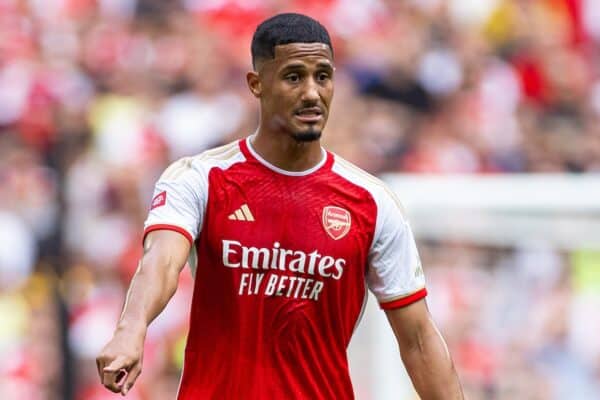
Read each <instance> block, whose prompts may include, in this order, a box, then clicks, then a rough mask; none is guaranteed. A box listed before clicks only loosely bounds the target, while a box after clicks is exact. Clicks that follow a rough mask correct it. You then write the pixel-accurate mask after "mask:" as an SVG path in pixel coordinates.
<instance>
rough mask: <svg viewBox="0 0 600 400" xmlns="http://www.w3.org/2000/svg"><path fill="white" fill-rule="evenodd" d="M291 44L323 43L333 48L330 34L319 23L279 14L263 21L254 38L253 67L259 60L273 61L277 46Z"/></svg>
mask: <svg viewBox="0 0 600 400" xmlns="http://www.w3.org/2000/svg"><path fill="white" fill-rule="evenodd" d="M289 43H323V44H326V45H327V46H329V48H330V49H331V54H333V46H331V39H330V38H329V33H328V32H327V29H325V27H324V26H323V25H321V24H320V23H319V21H317V20H315V19H313V18H311V17H308V16H306V15H302V14H296V13H283V14H277V15H275V16H273V17H271V18H269V19H267V20H265V21H263V22H262V23H261V24H260V25H258V27H257V28H256V31H255V32H254V36H253V37H252V66H253V67H254V68H256V62H257V61H258V60H264V59H273V58H274V57H275V46H278V45H282V44H289Z"/></svg>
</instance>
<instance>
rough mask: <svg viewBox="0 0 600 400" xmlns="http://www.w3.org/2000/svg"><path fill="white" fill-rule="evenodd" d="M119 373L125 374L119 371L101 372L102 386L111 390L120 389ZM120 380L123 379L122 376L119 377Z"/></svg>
mask: <svg viewBox="0 0 600 400" xmlns="http://www.w3.org/2000/svg"><path fill="white" fill-rule="evenodd" d="M122 371H124V370H122ZM119 375H124V376H126V375H127V374H126V373H125V374H123V373H122V372H120V371H105V372H104V374H103V376H104V383H103V384H104V387H106V388H107V389H108V390H110V391H112V392H115V393H119V392H120V391H121V389H122V382H119ZM121 381H123V378H121Z"/></svg>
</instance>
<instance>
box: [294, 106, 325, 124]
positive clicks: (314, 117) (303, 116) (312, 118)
mask: <svg viewBox="0 0 600 400" xmlns="http://www.w3.org/2000/svg"><path fill="white" fill-rule="evenodd" d="M294 117H296V118H297V119H299V120H300V121H302V122H305V123H316V122H319V121H321V119H322V118H323V110H321V107H306V108H301V109H299V110H297V111H296V112H295V113H294Z"/></svg>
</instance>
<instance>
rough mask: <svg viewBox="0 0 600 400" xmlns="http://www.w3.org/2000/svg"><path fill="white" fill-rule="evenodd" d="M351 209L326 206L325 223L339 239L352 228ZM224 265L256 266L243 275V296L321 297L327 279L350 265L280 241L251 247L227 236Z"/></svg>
mask: <svg viewBox="0 0 600 400" xmlns="http://www.w3.org/2000/svg"><path fill="white" fill-rule="evenodd" d="M350 224H351V221H350V213H349V212H348V211H346V210H344V209H342V208H339V207H325V209H323V227H324V229H325V231H326V232H327V233H328V234H329V236H330V237H331V238H332V239H334V240H339V239H341V238H342V237H344V236H346V234H347V233H348V231H349V230H350ZM222 249H223V265H224V266H225V267H228V268H242V269H252V270H256V271H257V272H244V273H242V274H241V276H240V283H239V290H238V294H239V295H240V296H244V295H246V296H254V295H264V296H282V297H287V298H294V299H309V300H314V301H317V300H319V294H320V293H321V291H322V290H323V287H324V285H325V283H326V280H327V279H334V280H339V279H340V278H341V277H342V275H343V273H344V267H345V266H346V260H345V259H343V258H334V257H331V256H328V255H324V254H320V253H319V252H318V250H314V251H312V252H310V253H306V252H304V251H301V250H292V249H284V248H282V247H281V244H280V243H279V242H274V243H273V246H272V247H271V248H261V247H248V246H245V245H243V244H242V243H241V242H239V241H236V240H223V241H222ZM258 271H260V272H267V271H290V272H293V273H295V274H296V275H294V276H289V275H278V274H264V273H260V272H258Z"/></svg>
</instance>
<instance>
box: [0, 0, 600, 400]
mask: <svg viewBox="0 0 600 400" xmlns="http://www.w3.org/2000/svg"><path fill="white" fill-rule="evenodd" d="M284 11H294V12H301V13H305V14H307V15H310V16H312V17H314V18H316V19H318V20H319V21H320V22H321V23H323V24H324V25H325V26H326V27H327V28H328V30H329V32H330V34H331V36H332V41H333V45H334V51H335V62H336V67H337V70H336V78H335V85H336V92H335V96H334V101H333V108H332V111H331V117H330V119H329V122H328V125H327V128H326V129H325V131H324V135H323V144H324V146H326V147H327V148H328V149H329V150H331V151H333V152H335V153H337V154H339V155H341V156H342V157H344V158H346V159H348V160H350V161H351V162H353V163H355V164H357V165H358V166H360V167H361V168H363V169H365V170H367V171H368V172H370V173H372V174H374V175H377V176H380V177H382V178H383V179H384V180H386V181H387V182H388V183H389V184H390V185H391V187H392V189H393V190H394V191H395V192H396V193H398V195H399V197H400V199H402V200H403V202H404V206H405V208H406V210H407V215H408V219H409V221H410V223H411V226H412V228H413V230H414V232H415V235H416V237H417V239H418V247H419V251H420V253H421V258H422V262H423V267H424V270H425V276H426V280H427V287H428V291H429V296H428V297H427V301H428V304H429V307H430V310H431V312H432V315H433V317H434V319H435V321H436V323H437V324H438V326H439V327H440V329H441V331H442V334H443V336H444V337H445V339H446V340H447V342H448V346H449V348H450V352H451V353H452V355H453V358H454V360H455V363H456V367H457V371H458V374H459V377H460V380H461V382H462V384H463V385H464V390H465V395H466V397H467V398H469V399H471V400H480V399H481V400H488V399H489V400H508V399H510V400H514V399H528V400H554V399H557V400H558V399H570V400H591V399H598V398H600V338H599V335H598V332H600V174H599V173H600V1H598V0H477V1H473V0H172V1H164V0H0V354H1V356H0V399H7V400H8V399H10V400H58V399H65V400H84V399H85V400H110V399H116V398H118V397H117V396H119V395H116V394H113V393H110V392H109V391H107V390H106V389H104V388H103V387H102V386H101V385H100V383H99V379H98V376H97V372H96V365H95V362H94V359H95V357H96V356H97V354H98V353H99V351H100V350H101V348H102V346H103V345H104V344H105V343H106V342H107V341H108V340H109V339H110V337H111V335H112V332H113V329H114V327H115V323H116V321H117V319H118V318H119V312H120V310H121V308H122V305H123V302H124V296H125V292H126V290H127V287H128V284H129V281H130V279H131V277H132V275H133V273H134V271H135V269H136V267H137V263H138V260H139V258H140V256H141V252H142V247H141V235H142V230H143V221H144V219H145V218H146V215H147V212H148V209H149V205H150V202H151V196H152V189H153V185H154V183H155V181H156V179H157V178H158V176H159V175H160V173H161V172H162V171H163V170H164V169H165V168H166V166H167V165H168V164H169V163H171V162H172V161H174V160H176V159H178V158H180V157H182V156H185V155H193V154H197V153H200V152H202V151H204V150H206V149H209V148H211V147H214V146H217V145H221V144H225V143H229V142H231V141H233V140H236V139H239V138H242V137H245V136H247V135H250V134H252V133H253V132H254V130H255V129H256V126H257V120H258V103H257V101H256V99H254V98H253V97H252V96H251V94H250V92H249V90H248V88H247V86H246V82H245V73H246V71H247V70H249V69H251V68H252V67H251V57H250V41H251V36H252V33H253V31H254V29H255V27H256V25H257V24H258V23H259V22H261V21H262V20H264V19H265V18H267V17H268V16H271V15H273V14H275V13H278V12H284ZM191 293H192V278H191V275H190V272H189V269H187V268H186V269H185V270H184V273H182V275H181V279H180V283H179V288H178V291H177V293H176V294H175V296H174V298H173V299H172V300H171V302H170V304H169V305H168V307H167V308H166V310H165V311H164V312H163V313H162V314H161V315H160V316H159V317H158V318H157V320H155V321H154V323H153V324H152V325H151V328H150V330H149V333H148V336H147V339H146V347H145V353H144V368H143V370H144V371H143V373H142V375H141V377H140V379H139V380H138V381H137V383H136V385H135V387H134V388H133V389H132V391H131V392H130V393H129V394H128V395H127V398H128V399H132V400H159V399H160V400H162V399H173V398H175V395H176V392H177V387H178V382H179V376H180V373H181V368H182V360H183V356H182V354H183V346H184V344H185V339H186V332H187V325H188V316H189V305H190V302H191ZM349 360H350V369H351V372H352V378H353V384H354V390H355V395H356V397H357V399H366V400H391V399H398V398H401V399H407V400H415V399H417V398H418V397H417V395H416V394H415V392H414V389H413V388H412V386H411V383H410V380H409V379H408V377H407V375H406V372H405V371H404V369H403V367H402V364H401V362H400V357H399V354H398V350H397V345H396V343H395V341H394V337H393V334H392V332H391V329H390V328H389V326H388V325H387V322H386V321H385V314H384V313H383V312H382V311H381V310H378V308H377V304H376V301H374V299H373V298H371V299H370V301H369V305H368V307H367V311H366V314H365V316H364V317H363V320H362V322H361V324H360V327H359V328H358V330H357V332H356V333H355V336H354V339H353V342H352V343H351V346H350V349H349Z"/></svg>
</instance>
